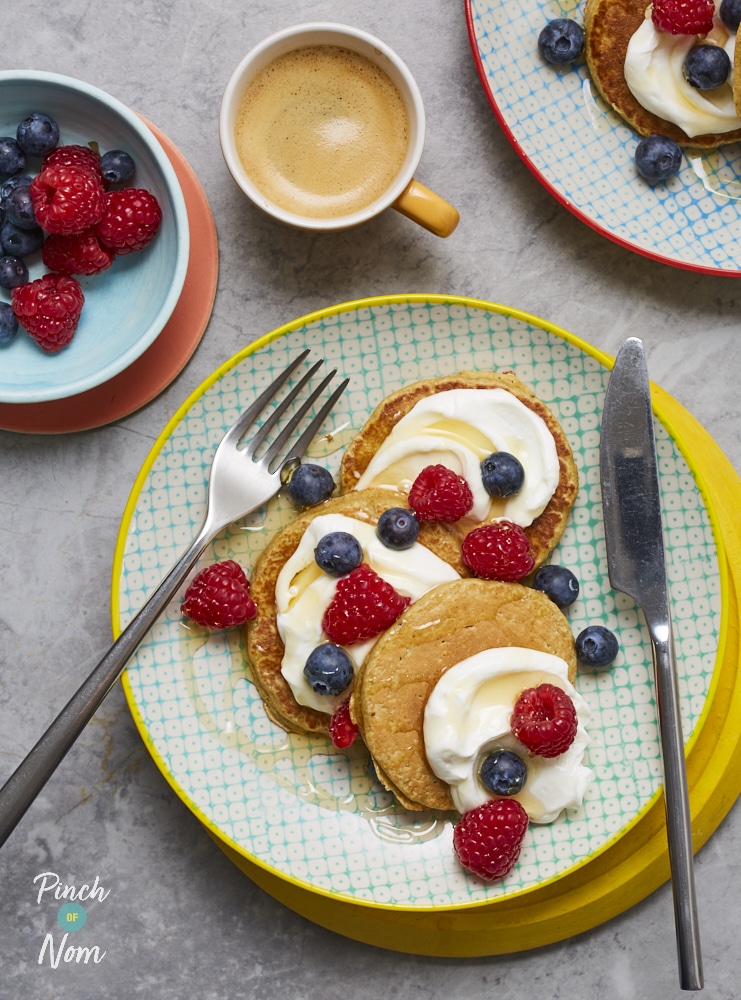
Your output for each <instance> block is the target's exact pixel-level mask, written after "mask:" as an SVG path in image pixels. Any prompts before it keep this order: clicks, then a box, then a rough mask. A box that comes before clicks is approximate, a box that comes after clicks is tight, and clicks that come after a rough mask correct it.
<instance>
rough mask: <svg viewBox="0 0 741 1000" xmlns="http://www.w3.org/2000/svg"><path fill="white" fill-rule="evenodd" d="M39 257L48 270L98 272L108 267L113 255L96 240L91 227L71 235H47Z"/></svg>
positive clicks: (83, 272) (80, 272)
mask: <svg viewBox="0 0 741 1000" xmlns="http://www.w3.org/2000/svg"><path fill="white" fill-rule="evenodd" d="M41 259H42V260H43V262H44V264H45V265H46V266H47V267H48V268H49V270H50V271H61V272H62V273H63V274H88V275H89V274H99V273H100V272H101V271H105V270H106V268H109V267H110V266H111V264H112V263H113V261H114V255H113V254H112V253H111V251H110V250H106V249H105V248H104V247H102V246H101V245H100V243H99V242H98V237H97V236H96V235H95V233H94V232H93V230H92V229H86V230H85V231H84V232H82V233H74V234H73V235H72V236H62V235H60V234H59V233H55V234H53V235H52V236H47V238H46V240H45V241H44V245H43V247H42V248H41Z"/></svg>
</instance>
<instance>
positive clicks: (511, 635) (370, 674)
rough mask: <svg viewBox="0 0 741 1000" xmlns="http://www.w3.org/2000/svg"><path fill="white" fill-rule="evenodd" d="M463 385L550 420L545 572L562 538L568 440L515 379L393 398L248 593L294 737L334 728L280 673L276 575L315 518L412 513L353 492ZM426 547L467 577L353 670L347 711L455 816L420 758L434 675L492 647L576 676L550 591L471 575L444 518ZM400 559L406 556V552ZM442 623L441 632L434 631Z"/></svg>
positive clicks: (257, 661) (258, 648) (542, 540)
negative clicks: (394, 437)
mask: <svg viewBox="0 0 741 1000" xmlns="http://www.w3.org/2000/svg"><path fill="white" fill-rule="evenodd" d="M459 388H505V389H507V390H508V391H509V392H512V393H513V394H514V395H516V396H517V398H518V399H519V400H520V401H521V402H523V403H524V404H525V405H526V406H528V407H529V408H531V409H532V410H533V411H534V412H535V413H537V414H538V415H539V416H540V417H542V419H543V420H544V421H545V423H546V425H547V427H548V428H549V430H550V432H551V434H552V435H553V439H554V442H555V445H556V451H557V454H558V459H559V482H558V485H557V488H556V490H555V492H554V494H553V496H552V498H551V500H550V502H549V503H548V505H547V506H546V508H545V510H544V511H543V513H542V514H541V515H540V516H539V517H538V518H536V519H535V521H534V522H533V524H532V525H530V526H529V527H527V528H526V529H525V530H526V533H527V534H528V536H529V539H530V543H531V546H532V548H533V551H534V554H535V555H536V560H537V564H538V565H539V564H541V563H542V562H543V561H544V560H545V559H546V558H547V556H548V554H549V553H550V552H551V551H552V549H553V548H554V546H555V545H556V543H557V542H558V540H559V538H560V537H561V534H562V533H563V530H564V527H565V524H566V520H567V518H568V515H569V512H570V510H571V508H572V506H573V504H574V501H575V499H576V493H577V489H578V476H577V471H576V466H575V463H574V459H573V455H572V452H571V448H570V446H569V443H568V440H567V438H566V435H565V433H564V431H563V429H562V428H561V426H560V424H559V423H558V421H557V420H556V418H555V417H554V416H553V414H552V413H551V411H550V410H549V409H548V408H547V407H546V406H545V405H544V404H543V403H542V402H541V401H540V400H539V399H538V398H537V397H536V396H534V394H533V393H532V392H531V391H530V390H529V389H528V388H527V387H526V386H525V385H524V384H523V383H522V382H520V381H519V380H518V379H517V378H516V376H515V375H514V374H513V373H512V372H462V373H459V374H457V375H454V376H448V377H441V378H437V379H430V380H424V381H420V382H416V383H414V384H413V385H410V386H407V387H405V388H404V389H401V390H399V391H398V392H395V393H392V394H391V395H389V396H388V397H386V398H385V399H384V400H383V402H382V403H381V404H380V405H379V406H378V407H377V409H376V410H375V411H374V412H373V413H372V414H371V416H370V417H369V419H368V420H367V422H366V424H365V425H364V426H363V427H362V429H361V430H360V431H359V432H358V434H357V436H356V437H355V439H354V440H353V442H352V443H351V444H350V446H349V447H348V448H347V451H346V453H345V455H344V457H343V461H342V466H341V472H340V477H339V478H340V495H339V496H335V497H333V498H331V499H330V500H327V501H326V502H324V503H323V504H320V505H318V506H317V507H313V508H311V509H309V510H306V511H304V512H303V513H301V514H299V515H298V516H297V517H296V518H295V519H294V520H293V521H291V522H290V523H289V524H288V525H287V526H286V527H284V528H283V529H282V530H281V531H279V532H278V533H277V534H276V535H275V536H274V537H273V539H272V541H271V542H270V543H269V544H268V546H267V547H266V549H265V550H264V552H263V554H262V555H261V557H260V559H259V561H258V564H257V566H256V567H255V572H254V574H253V578H252V584H251V593H252V597H253V599H254V601H255V604H256V605H257V615H256V617H255V618H254V619H253V620H252V621H251V622H250V623H249V624H248V626H247V658H248V660H249V662H250V665H251V667H252V676H253V679H254V682H255V684H256V686H257V688H258V690H259V691H260V694H261V696H262V698H263V700H264V703H265V706H266V711H267V713H268V715H269V716H270V718H271V719H272V720H273V721H274V722H276V723H277V724H278V725H280V726H281V727H282V728H284V729H286V730H288V731H292V732H324V733H326V732H327V729H328V726H329V723H330V718H331V716H330V715H329V714H327V713H324V712H319V711H316V710H314V709H312V708H307V707H306V706H303V705H300V704H299V703H298V702H297V701H296V699H295V697H294V695H293V692H292V690H291V688H290V686H289V685H288V683H287V682H286V680H285V678H284V677H283V675H282V673H281V664H282V659H283V653H284V647H283V643H282V640H281V637H280V634H279V630H278V624H277V607H276V596H275V588H276V581H277V579H278V575H279V573H280V571H281V569H282V567H283V566H284V564H285V563H286V561H287V560H288V559H289V558H290V557H291V556H292V555H293V553H294V552H295V551H296V549H297V547H298V545H299V543H300V541H301V538H302V537H303V534H304V532H305V531H306V529H307V526H308V525H309V524H310V522H311V521H312V520H313V519H314V518H315V517H317V516H319V515H324V514H329V513H337V514H344V515H346V516H348V517H351V518H357V519H358V520H360V521H363V522H365V523H366V524H376V523H377V522H378V519H379V517H380V516H381V514H382V513H383V511H385V510H387V509H388V508H390V507H406V506H408V501H407V498H406V496H405V495H404V494H403V493H397V492H393V491H390V490H388V489H363V490H356V489H354V488H353V487H354V485H355V483H357V481H358V479H359V477H360V475H361V474H362V472H363V470H364V468H365V467H366V466H367V464H368V462H369V461H370V458H371V457H372V456H373V455H374V454H375V452H376V450H377V448H378V445H379V443H380V442H381V441H382V440H384V438H385V437H386V436H387V435H388V434H389V433H390V431H391V429H392V428H393V427H394V426H395V424H396V423H397V421H398V420H399V419H400V418H401V417H402V416H403V415H404V414H405V413H407V412H408V411H409V410H410V409H411V408H412V406H413V405H414V404H415V402H416V401H417V400H419V399H421V398H423V397H424V396H426V395H430V394H433V393H437V392H445V391H446V390H448V389H459ZM418 541H419V542H420V543H421V544H422V545H424V546H426V547H427V548H428V549H430V550H431V551H432V552H433V553H435V555H437V556H438V557H439V558H441V559H442V560H444V561H445V562H447V563H448V564H449V565H450V566H452V567H453V568H454V569H455V570H456V571H457V572H458V574H459V576H460V577H461V579H460V580H456V581H454V582H452V583H448V584H441V585H439V586H437V587H435V588H433V589H432V590H430V591H428V593H427V594H425V595H424V596H423V597H422V598H420V599H419V600H417V601H416V602H414V603H412V604H411V605H410V607H408V608H407V610H406V611H405V612H404V613H403V614H402V616H401V617H400V618H399V619H398V620H397V621H396V623H395V624H394V625H393V626H392V627H391V628H390V629H389V630H388V631H387V632H386V633H384V634H383V635H382V636H381V637H380V638H379V639H377V640H376V642H375V644H374V645H373V647H372V649H371V651H370V654H369V655H368V656H367V657H366V659H365V661H364V662H363V664H362V667H361V669H360V670H359V671H358V672H357V673H356V677H355V682H354V693H353V696H352V700H351V712H352V715H353V718H354V721H355V722H356V724H357V725H358V727H359V729H360V732H361V735H362V736H363V738H364V739H365V740H366V741H367V743H368V746H369V748H370V751H371V754H372V756H373V758H374V760H375V761H376V763H377V766H378V771H379V777H380V778H381V780H382V781H383V782H384V784H386V786H387V787H388V788H389V789H391V790H392V791H394V793H395V794H396V795H397V796H398V797H399V799H400V801H402V802H404V803H406V804H408V805H409V806H410V807H411V808H417V809H419V808H441V809H449V808H451V802H450V796H449V794H448V791H447V786H445V785H444V784H443V783H442V782H440V780H439V779H438V778H436V777H435V776H434V774H433V773H432V772H431V770H430V768H429V766H428V765H427V763H426V759H425V755H424V746H423V738H422V731H421V720H422V714H423V712H424V704H425V701H426V698H427V696H428V695H429V692H430V691H431V690H432V688H433V687H434V685H435V683H436V681H437V679H438V677H439V676H440V675H441V673H442V672H443V671H445V670H446V669H447V668H448V667H449V666H451V665H452V664H453V663H454V662H457V661H459V660H460V659H462V658H464V657H466V656H469V655H471V654H472V653H473V652H477V651H480V650H482V649H484V648H491V647H494V646H511V645H519V646H527V647H530V648H533V649H538V650H542V651H544V652H551V653H555V654H556V655H558V656H560V657H561V658H562V659H564V660H566V662H567V663H568V664H569V665H570V668H573V670H575V658H574V652H573V647H574V642H573V638H572V636H571V632H570V629H569V626H568V623H567V622H566V619H565V618H564V616H563V614H562V613H561V612H560V611H559V610H558V609H557V608H556V606H555V605H554V604H553V603H552V602H551V601H550V600H549V599H548V598H546V597H544V595H543V594H541V593H540V592H538V591H535V590H533V589H531V588H529V587H527V586H523V585H522V584H509V583H498V582H494V581H485V580H474V579H470V578H469V579H466V577H468V576H469V573H468V570H467V569H466V567H465V566H464V565H463V563H462V560H461V552H460V537H459V536H458V535H456V534H454V533H453V532H452V531H450V530H449V527H448V526H447V525H445V524H443V523H440V522H423V523H422V524H421V526H420V533H419V538H418ZM398 556H399V559H400V560H403V559H404V552H403V551H401V552H399V553H398ZM431 625H434V627H428V626H431Z"/></svg>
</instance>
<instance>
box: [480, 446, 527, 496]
mask: <svg viewBox="0 0 741 1000" xmlns="http://www.w3.org/2000/svg"><path fill="white" fill-rule="evenodd" d="M481 479H482V482H483V484H484V488H485V489H486V492H487V493H488V494H489V496H490V497H512V496H514V495H515V494H516V493H519V492H520V490H521V489H522V484H523V482H524V481H525V470H524V469H523V467H522V465H521V464H520V462H519V460H518V459H516V458H515V456H514V455H510V453H509V452H508V451H495V452H494V454H493V455H489V456H488V458H485V459H484V461H483V462H482V463H481Z"/></svg>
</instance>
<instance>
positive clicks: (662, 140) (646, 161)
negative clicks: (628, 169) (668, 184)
mask: <svg viewBox="0 0 741 1000" xmlns="http://www.w3.org/2000/svg"><path fill="white" fill-rule="evenodd" d="M635 162H636V170H637V171H638V173H639V174H640V175H641V177H643V178H645V179H646V180H647V181H665V180H668V179H669V178H670V177H673V176H674V175H675V174H676V173H678V172H679V168H680V167H681V166H682V149H681V147H680V146H679V144H678V143H676V142H675V141H674V139H670V138H669V137H668V136H665V135H659V134H656V135H646V136H644V137H643V138H642V139H641V141H640V142H639V143H638V145H637V146H636V151H635Z"/></svg>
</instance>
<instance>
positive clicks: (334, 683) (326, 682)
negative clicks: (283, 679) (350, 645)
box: [304, 642, 354, 695]
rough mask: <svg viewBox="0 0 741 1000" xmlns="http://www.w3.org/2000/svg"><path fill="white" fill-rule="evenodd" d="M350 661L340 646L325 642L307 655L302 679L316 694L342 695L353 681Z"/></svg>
mask: <svg viewBox="0 0 741 1000" xmlns="http://www.w3.org/2000/svg"><path fill="white" fill-rule="evenodd" d="M353 673H354V670H353V665H352V660H351V659H350V657H349V656H348V655H347V653H346V652H345V650H344V649H343V648H342V646H335V644H334V643H332V642H325V643H324V644H323V645H321V646H317V647H316V648H315V649H312V651H311V652H310V653H309V656H308V658H307V660H306V664H305V666H304V677H305V678H306V680H307V681H308V682H309V684H310V686H311V690H312V691H315V692H316V693H317V694H328V695H337V694H342V692H343V691H345V690H346V689H347V688H348V687H349V686H350V682H351V681H352V679H353Z"/></svg>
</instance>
